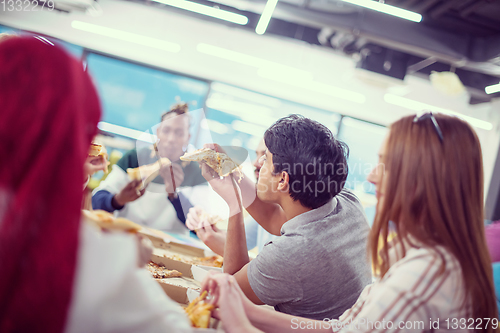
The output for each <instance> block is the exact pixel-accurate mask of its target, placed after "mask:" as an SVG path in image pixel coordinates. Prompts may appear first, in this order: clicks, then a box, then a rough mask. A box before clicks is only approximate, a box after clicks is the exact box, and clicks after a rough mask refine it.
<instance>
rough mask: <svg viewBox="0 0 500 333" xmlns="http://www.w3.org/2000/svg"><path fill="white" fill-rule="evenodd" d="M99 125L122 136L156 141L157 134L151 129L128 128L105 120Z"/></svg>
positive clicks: (102, 128) (103, 129)
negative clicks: (152, 132)
mask: <svg viewBox="0 0 500 333" xmlns="http://www.w3.org/2000/svg"><path fill="white" fill-rule="evenodd" d="M97 127H98V128H99V129H100V130H101V131H104V132H108V133H113V134H117V135H121V136H126V137H127V138H131V139H134V140H141V141H144V142H148V143H154V142H156V135H153V134H151V133H150V132H149V131H146V132H143V131H138V130H135V129H132V128H127V127H123V126H118V125H115V124H110V123H106V122H104V121H101V122H99V124H97Z"/></svg>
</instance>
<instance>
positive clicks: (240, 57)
mask: <svg viewBox="0 0 500 333" xmlns="http://www.w3.org/2000/svg"><path fill="white" fill-rule="evenodd" d="M196 49H197V50H198V52H200V53H204V54H208V55H211V56H214V57H218V58H221V59H225V60H229V61H233V62H237V63H239V64H242V65H247V66H252V67H256V68H265V69H267V70H272V71H279V72H283V73H287V74H288V75H294V76H297V77H301V78H302V79H312V74H311V73H310V72H308V71H304V70H301V69H297V68H294V67H290V66H287V65H283V64H280V63H277V62H274V61H270V60H266V59H262V58H259V57H254V56H251V55H248V54H244V53H240V52H236V51H233V50H229V49H225V48H222V47H218V46H213V45H209V44H205V43H200V44H198V46H197V47H196Z"/></svg>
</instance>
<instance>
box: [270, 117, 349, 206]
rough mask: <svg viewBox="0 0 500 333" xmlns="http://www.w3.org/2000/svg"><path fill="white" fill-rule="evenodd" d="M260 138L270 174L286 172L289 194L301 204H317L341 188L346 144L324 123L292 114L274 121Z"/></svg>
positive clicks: (332, 195) (345, 170)
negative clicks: (269, 156)
mask: <svg viewBox="0 0 500 333" xmlns="http://www.w3.org/2000/svg"><path fill="white" fill-rule="evenodd" d="M264 141H265V143H266V146H267V149H268V150H269V152H270V153H272V154H273V174H274V175H276V174H278V173H280V172H282V171H286V172H287V173H288V176H289V178H290V181H289V185H290V188H289V193H290V196H291V197H292V199H293V200H295V201H297V200H298V201H299V202H300V203H301V204H302V205H303V206H304V207H307V208H312V209H315V208H318V207H321V206H323V205H324V204H325V203H327V202H328V201H329V200H331V199H332V198H333V197H334V196H336V195H337V194H338V193H339V192H340V191H341V190H342V188H344V184H345V182H346V179H347V172H348V167H347V157H348V156H349V148H348V147H347V145H346V144H345V143H343V142H341V141H339V140H337V139H335V137H334V136H333V133H332V132H331V131H330V130H329V129H328V128H327V127H326V126H324V125H322V124H320V123H318V122H317V121H314V120H311V119H308V118H305V117H303V116H301V115H297V114H293V115H290V116H288V117H284V118H281V119H280V120H278V121H277V122H275V123H274V124H273V125H272V126H271V127H270V128H269V129H268V130H267V131H266V133H265V134H264Z"/></svg>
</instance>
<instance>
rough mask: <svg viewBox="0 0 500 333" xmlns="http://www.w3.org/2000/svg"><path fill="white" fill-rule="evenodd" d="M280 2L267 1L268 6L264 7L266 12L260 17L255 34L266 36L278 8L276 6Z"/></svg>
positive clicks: (274, 0)
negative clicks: (275, 9) (265, 33)
mask: <svg viewBox="0 0 500 333" xmlns="http://www.w3.org/2000/svg"><path fill="white" fill-rule="evenodd" d="M277 3H278V0H267V3H266V6H265V7H264V11H263V12H262V15H260V19H259V22H258V23H257V27H255V32H256V33H257V34H258V35H262V34H264V32H266V30H267V26H268V25H269V21H271V16H272V15H273V12H274V8H276V4H277Z"/></svg>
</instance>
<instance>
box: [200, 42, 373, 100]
mask: <svg viewBox="0 0 500 333" xmlns="http://www.w3.org/2000/svg"><path fill="white" fill-rule="evenodd" d="M196 49H197V50H198V52H201V53H204V54H208V55H211V56H215V57H218V58H222V59H225V60H229V61H233V62H237V63H240V64H243V65H247V66H252V67H256V68H258V69H259V70H258V72H257V75H259V76H260V77H263V78H266V79H270V80H274V81H278V82H282V83H285V84H290V85H293V86H296V87H300V88H304V89H307V90H311V91H316V92H320V93H323V94H326V95H329V96H332V97H336V98H341V99H345V100H348V101H351V102H354V103H359V104H363V103H364V102H365V101H366V97H365V96H364V95H363V94H361V93H358V92H355V91H351V90H347V89H344V88H340V87H335V86H331V85H328V84H324V83H321V82H316V81H313V75H312V73H311V72H308V71H305V70H302V69H297V68H293V67H290V66H287V65H282V64H280V63H277V62H274V61H270V60H266V59H262V58H258V57H254V56H251V55H248V54H244V53H240V52H236V51H232V50H228V49H225V48H222V47H218V46H213V45H209V44H205V43H200V44H198V46H197V47H196Z"/></svg>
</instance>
